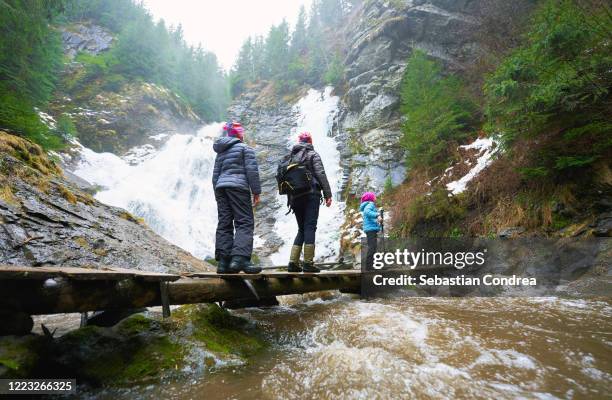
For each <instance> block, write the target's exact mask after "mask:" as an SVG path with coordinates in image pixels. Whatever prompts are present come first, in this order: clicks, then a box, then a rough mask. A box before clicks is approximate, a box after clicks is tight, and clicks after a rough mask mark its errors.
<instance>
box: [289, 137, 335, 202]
mask: <svg viewBox="0 0 612 400" xmlns="http://www.w3.org/2000/svg"><path fill="white" fill-rule="evenodd" d="M291 159H292V160H293V161H296V162H301V163H303V164H304V165H306V166H307V167H308V169H309V170H310V171H311V172H312V173H313V175H314V176H315V180H316V183H317V185H318V186H319V188H320V189H321V190H322V191H323V197H324V198H326V199H329V198H331V197H332V193H331V188H330V186H329V181H328V180H327V175H326V174H325V168H324V167H323V161H321V156H320V155H319V153H317V152H316V151H315V149H314V147H313V146H312V144H310V143H298V144H296V145H295V146H293V148H292V149H291Z"/></svg>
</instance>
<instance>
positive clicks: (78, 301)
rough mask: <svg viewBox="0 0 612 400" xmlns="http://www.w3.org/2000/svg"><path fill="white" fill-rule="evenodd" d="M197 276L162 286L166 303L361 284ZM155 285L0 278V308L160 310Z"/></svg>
mask: <svg viewBox="0 0 612 400" xmlns="http://www.w3.org/2000/svg"><path fill="white" fill-rule="evenodd" d="M202 275H204V276H202V277H199V278H182V279H179V280H177V281H174V282H168V281H165V282H163V283H162V284H164V285H167V288H166V289H167V295H168V305H170V304H172V305H180V304H195V303H213V302H220V301H226V300H251V299H254V298H255V296H254V295H253V293H252V291H251V290H249V289H248V288H247V286H246V285H245V282H244V279H248V280H249V283H250V284H251V285H252V287H253V288H254V289H255V291H256V293H258V295H259V297H261V298H270V297H274V296H282V295H288V294H301V293H308V292H316V291H323V290H336V289H343V290H348V291H351V292H355V291H358V290H359V288H360V285H361V274H360V273H359V272H358V271H346V272H345V273H340V272H338V273H321V274H289V273H270V274H268V273H266V274H265V275H264V274H259V275H257V276H255V275H245V274H240V275H231V276H219V275H215V274H202ZM45 278H46V277H45ZM160 283H161V282H159V281H151V280H145V279H139V278H138V277H130V278H125V279H119V280H99V279H87V280H81V279H66V278H56V279H55V284H53V285H46V284H45V282H44V281H43V280H39V279H8V280H0V310H7V311H11V312H23V313H26V314H28V315H38V314H57V313H72V312H87V311H96V310H124V309H134V308H142V307H151V306H160V305H163V303H164V302H162V291H163V290H160Z"/></svg>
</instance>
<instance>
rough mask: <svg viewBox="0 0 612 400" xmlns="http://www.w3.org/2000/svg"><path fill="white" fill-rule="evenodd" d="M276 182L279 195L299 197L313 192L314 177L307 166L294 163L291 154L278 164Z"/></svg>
mask: <svg viewBox="0 0 612 400" xmlns="http://www.w3.org/2000/svg"><path fill="white" fill-rule="evenodd" d="M276 182H277V183H278V193H280V194H282V195H288V196H291V197H298V196H301V195H303V194H306V193H310V192H311V191H312V187H313V176H312V173H311V172H310V170H309V169H308V167H307V166H306V165H304V164H303V163H300V162H294V161H293V160H292V159H291V154H289V155H286V156H285V157H283V158H282V159H281V160H280V162H279V163H278V167H277V169H276Z"/></svg>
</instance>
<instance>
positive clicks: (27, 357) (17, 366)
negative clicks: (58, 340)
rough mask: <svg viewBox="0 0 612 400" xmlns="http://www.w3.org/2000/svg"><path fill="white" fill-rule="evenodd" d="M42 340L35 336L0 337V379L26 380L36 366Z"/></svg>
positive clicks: (40, 352)
mask: <svg viewBox="0 0 612 400" xmlns="http://www.w3.org/2000/svg"><path fill="white" fill-rule="evenodd" d="M43 341H44V339H43V338H42V337H40V336H36V335H26V336H21V337H16V336H3V337H0V378H27V377H29V376H31V372H32V371H33V370H34V369H35V368H36V366H37V365H38V363H39V361H40V358H41V354H42V347H43Z"/></svg>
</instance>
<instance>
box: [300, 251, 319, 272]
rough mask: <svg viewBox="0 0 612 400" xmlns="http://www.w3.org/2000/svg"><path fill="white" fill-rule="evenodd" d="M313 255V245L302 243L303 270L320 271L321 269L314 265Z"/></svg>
mask: <svg viewBox="0 0 612 400" xmlns="http://www.w3.org/2000/svg"><path fill="white" fill-rule="evenodd" d="M314 255H315V245H314V244H305V245H304V265H303V267H302V271H303V272H314V273H316V272H321V270H320V269H319V268H317V267H315V266H314Z"/></svg>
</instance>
